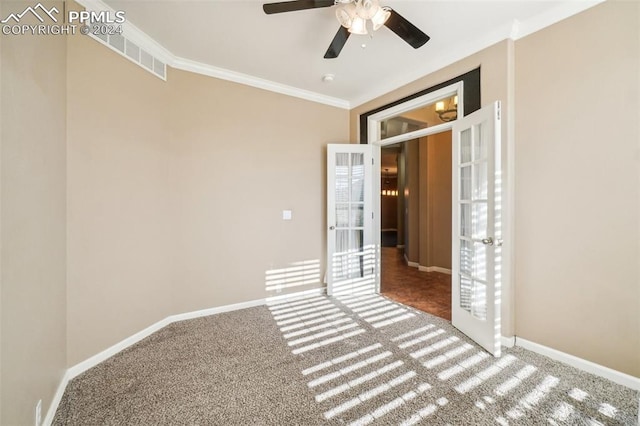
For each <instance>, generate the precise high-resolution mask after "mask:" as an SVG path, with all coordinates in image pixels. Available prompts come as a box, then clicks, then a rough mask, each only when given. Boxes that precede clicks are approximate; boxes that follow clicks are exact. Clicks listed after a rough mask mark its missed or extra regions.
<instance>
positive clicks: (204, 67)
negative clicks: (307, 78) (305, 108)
mask: <svg viewBox="0 0 640 426" xmlns="http://www.w3.org/2000/svg"><path fill="white" fill-rule="evenodd" d="M169 64H170V65H171V67H172V68H176V69H179V70H184V71H190V72H194V73H197V74H202V75H206V76H209V77H215V78H219V79H221V80H227V81H233V82H235V83H240V84H244V85H247V86H252V87H256V88H258V89H264V90H268V91H271V92H276V93H281V94H283V95H288V96H294V97H296V98H301V99H305V100H308V101H312V102H318V103H321V104H325V105H330V106H334V107H338V108H343V109H349V108H350V107H351V105H350V103H349V102H348V101H346V100H344V99H339V98H334V97H331V96H326V95H322V94H320V93H316V92H311V91H309V90H303V89H299V88H297V87H293V86H288V85H286V84H281V83H276V82H273V81H271V80H266V79H263V78H259V77H254V76H252V75H248V74H243V73H239V72H236V71H231V70H227V69H224V68H218V67H214V66H213V65H208V64H203V63H201V62H196V61H192V60H190V59H185V58H180V57H174V59H173V61H172V62H170V63H169Z"/></svg>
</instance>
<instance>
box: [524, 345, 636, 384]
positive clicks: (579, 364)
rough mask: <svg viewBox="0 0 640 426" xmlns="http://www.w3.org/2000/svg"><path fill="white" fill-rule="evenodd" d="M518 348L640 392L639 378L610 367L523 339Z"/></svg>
mask: <svg viewBox="0 0 640 426" xmlns="http://www.w3.org/2000/svg"><path fill="white" fill-rule="evenodd" d="M516 346H520V347H522V348H525V349H528V350H530V351H532V352H536V353H538V354H540V355H544V356H548V357H549V358H551V359H553V360H556V361H559V362H562V363H564V364H568V365H570V366H572V367H575V368H577V369H579V370H582V371H586V372H587V373H591V374H594V375H596V376H600V377H604V378H605V379H609V380H611V381H612V382H615V383H618V384H619V385H623V386H626V387H628V388H631V389H634V390H637V391H640V378H638V377H634V376H631V375H629V374H625V373H622V372H620V371H616V370H613V369H611V368H609V367H605V366H603V365H600V364H596V363H595V362H591V361H587V360H586V359H582V358H578V357H577V356H574V355H570V354H568V353H565V352H561V351H559V350H557V349H553V348H550V347H548V346H544V345H541V344H539V343H535V342H531V341H529V340H526V339H523V338H521V337H516Z"/></svg>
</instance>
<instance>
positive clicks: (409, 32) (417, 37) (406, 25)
mask: <svg viewBox="0 0 640 426" xmlns="http://www.w3.org/2000/svg"><path fill="white" fill-rule="evenodd" d="M385 25H386V26H387V28H389V29H390V30H391V31H393V32H394V33H396V34H397V35H398V37H400V38H401V39H403V40H404V41H406V42H407V43H409V44H410V45H411V47H413V48H414V49H417V48H419V47H421V46H423V45H424V44H425V43H426V42H428V41H429V39H430V38H431V37H429V36H428V35H426V34H425V33H423V32H422V31H421V30H420V28H418V27H416V26H415V25H413V24H412V23H411V22H409V21H407V20H406V19H405V18H403V17H402V16H401V15H400V14H399V13H398V12H396V11H395V10H393V9H391V16H390V17H389V19H387V22H385Z"/></svg>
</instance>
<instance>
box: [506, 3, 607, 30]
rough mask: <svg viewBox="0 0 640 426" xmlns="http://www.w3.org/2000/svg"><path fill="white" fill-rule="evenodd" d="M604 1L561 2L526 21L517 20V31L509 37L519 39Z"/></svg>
mask: <svg viewBox="0 0 640 426" xmlns="http://www.w3.org/2000/svg"><path fill="white" fill-rule="evenodd" d="M605 1H606V0H585V1H570V2H562V3H560V4H558V5H557V6H555V7H553V8H551V9H548V10H547V11H545V12H542V13H539V14H538V15H535V16H533V17H531V18H529V19H527V20H526V21H519V22H518V28H517V33H516V34H515V35H513V36H512V37H511V38H512V39H513V40H519V39H521V38H523V37H526V36H528V35H530V34H533V33H535V32H536V31H540V30H541V29H543V28H546V27H548V26H550V25H553V24H555V23H557V22H560V21H562V20H564V19H567V18H569V17H571V16H573V15H577V14H578V13H580V12H584V11H585V10H587V9H590V8H592V7H594V6H597V5H598V4H600V3H604V2H605Z"/></svg>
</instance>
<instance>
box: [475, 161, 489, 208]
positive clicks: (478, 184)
mask: <svg viewBox="0 0 640 426" xmlns="http://www.w3.org/2000/svg"><path fill="white" fill-rule="evenodd" d="M473 199H474V200H478V199H480V200H486V199H487V162H486V161H483V162H482V163H477V164H474V165H473Z"/></svg>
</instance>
